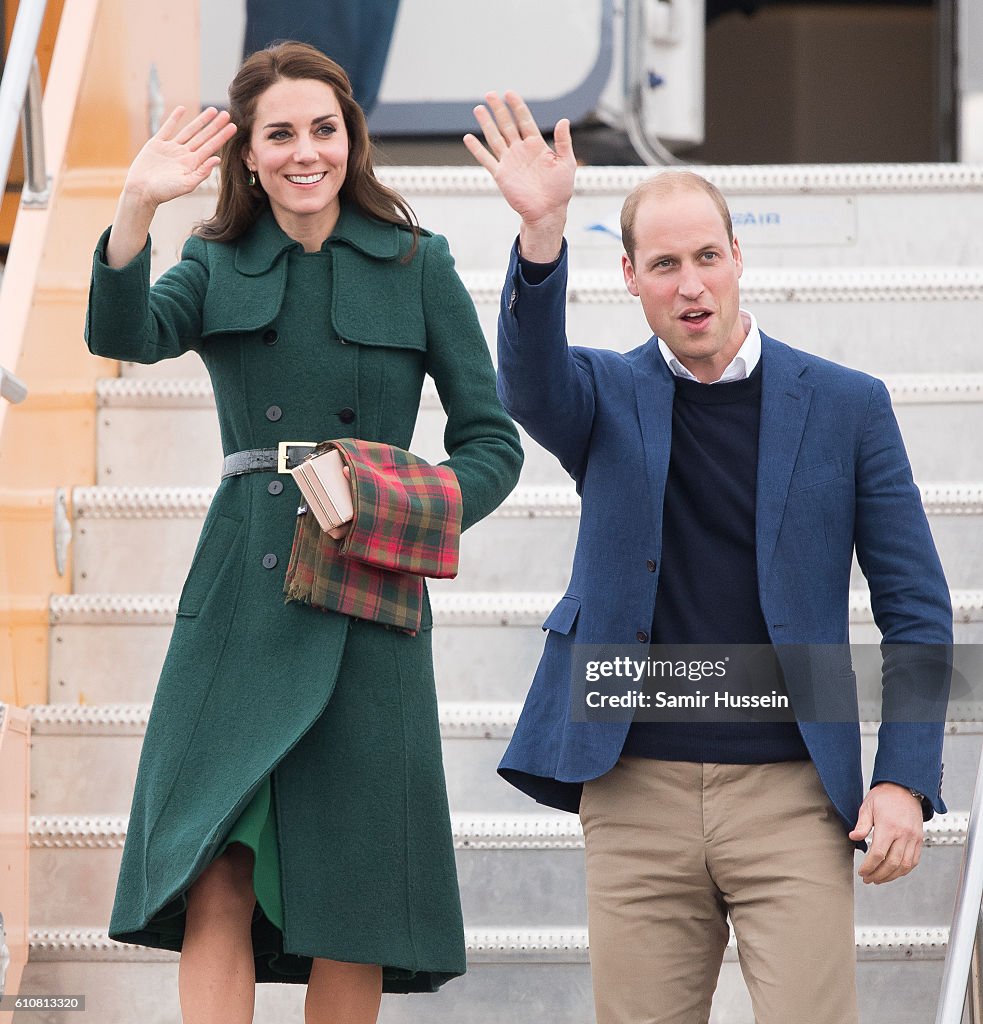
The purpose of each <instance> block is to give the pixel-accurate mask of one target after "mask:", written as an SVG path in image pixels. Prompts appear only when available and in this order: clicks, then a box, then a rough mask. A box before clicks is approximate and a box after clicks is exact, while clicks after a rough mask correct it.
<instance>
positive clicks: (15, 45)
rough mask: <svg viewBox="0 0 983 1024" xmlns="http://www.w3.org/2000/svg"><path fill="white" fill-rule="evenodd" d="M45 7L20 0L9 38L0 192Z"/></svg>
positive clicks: (0, 112) (0, 96)
mask: <svg viewBox="0 0 983 1024" xmlns="http://www.w3.org/2000/svg"><path fill="white" fill-rule="evenodd" d="M47 6H48V0H21V4H20V6H19V7H18V9H17V20H16V21H15V22H14V31H13V34H12V35H11V37H10V50H9V52H8V54H7V61H6V63H5V64H4V69H3V81H2V82H0V195H2V194H3V193H4V192H5V191H6V189H7V176H8V175H9V173H10V158H11V155H12V154H13V152H14V140H15V139H16V137H17V126H18V124H19V123H20V120H21V111H22V110H23V109H24V102H25V98H26V97H27V94H28V84H29V81H30V78H31V67H32V65H33V64H34V59H35V58H34V54H35V52H36V51H37V48H38V40H39V39H40V38H41V24H42V22H43V21H44V11H45V8H46V7H47ZM34 107H35V108H36V109H37V110H38V116H40V104H39V103H35V104H34ZM36 135H40V132H39V131H38V132H36ZM25 155H27V154H25ZM41 173H42V174H43V173H44V172H43V171H42V172H41Z"/></svg>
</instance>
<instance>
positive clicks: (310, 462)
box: [290, 447, 355, 531]
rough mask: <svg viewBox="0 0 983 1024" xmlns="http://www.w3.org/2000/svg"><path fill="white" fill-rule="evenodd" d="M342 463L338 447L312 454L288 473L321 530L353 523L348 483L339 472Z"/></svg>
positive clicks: (350, 491) (340, 471) (353, 513)
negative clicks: (295, 482)
mask: <svg viewBox="0 0 983 1024" xmlns="http://www.w3.org/2000/svg"><path fill="white" fill-rule="evenodd" d="M343 466H344V460H343V459H342V457H341V452H339V451H338V449H337V448H334V447H329V448H326V450H324V451H321V452H319V451H315V452H313V453H312V454H311V455H308V456H307V458H306V459H304V461H303V462H302V463H301V464H300V465H299V466H297V467H295V468H294V469H292V470H290V474H291V476H292V477H293V478H294V480H296V481H297V486H298V487H299V488H300V493H301V494H303V496H304V499H305V500H306V502H307V507H308V509H310V511H311V512H313V513H314V518H315V519H317V522H318V525H319V526H320V527H321V529H322V530H325V531H327V530H333V529H334V528H335V527H336V526H341V524H342V523H347V522H350V521H351V520H352V518H353V517H354V515H355V512H354V509H353V508H352V489H351V484H349V482H348V480H347V479H346V477H345V474H344V473H343V472H342V467H343Z"/></svg>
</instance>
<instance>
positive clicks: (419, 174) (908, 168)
mask: <svg viewBox="0 0 983 1024" xmlns="http://www.w3.org/2000/svg"><path fill="white" fill-rule="evenodd" d="M698 170H699V172H700V174H702V175H704V176H705V177H707V178H709V179H710V180H711V181H713V182H714V183H715V184H716V185H717V187H718V188H720V189H721V190H722V191H723V192H724V193H727V194H733V195H737V194H741V193H747V194H751V195H761V194H763V193H782V192H789V193H793V194H795V195H800V194H803V193H806V194H822V193H824V192H858V191H859V192H869V193H878V192H928V193H936V192H939V191H944V192H953V191H969V192H978V191H980V190H981V189H983V165H980V164H961V163H910V164H907V163H851V164H757V165H754V164H752V165H747V166H737V165H727V164H724V165H720V164H716V165H714V164H708V165H705V166H701V167H699V168H698ZM377 173H378V175H379V178H380V179H381V180H382V181H383V182H385V183H386V184H387V185H389V186H390V187H392V188H395V189H396V190H397V191H398V192H400V193H402V194H404V195H407V196H413V195H460V194H464V195H498V194H499V193H498V187H497V186H496V184H495V182H494V180H493V179H492V177H491V176H490V175H489V174H488V172H487V171H485V170H484V169H483V168H481V167H468V166H462V167H456V166H447V167H413V166H389V167H386V166H380V167H379V168H378V169H377ZM652 173H653V170H652V168H651V167H634V166H632V167H625V166H592V167H578V168H577V175H576V179H575V194H577V195H598V194H600V195H616V196H618V197H622V198H623V197H624V195H625V194H626V193H628V192H629V191H630V190H631V189H633V188H634V187H635V186H636V185H638V184H640V183H641V182H643V181H645V180H647V179H648V178H651V177H652ZM199 191H205V192H213V193H216V194H217V192H218V180H217V176H213V177H211V178H209V179H208V181H206V182H205V183H204V184H203V185H202V186H201V187H200V188H199Z"/></svg>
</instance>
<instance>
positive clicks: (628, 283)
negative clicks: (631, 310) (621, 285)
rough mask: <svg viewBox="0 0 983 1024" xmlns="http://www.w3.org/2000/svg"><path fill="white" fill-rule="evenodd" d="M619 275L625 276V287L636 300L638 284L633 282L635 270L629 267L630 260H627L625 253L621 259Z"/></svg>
mask: <svg viewBox="0 0 983 1024" xmlns="http://www.w3.org/2000/svg"><path fill="white" fill-rule="evenodd" d="M621 273H622V274H624V275H625V287H626V288H627V289H628V291H629V292H631V294H632V295H634V296H635V298H636V299H637V298H638V284H637V283H636V281H635V268H634V267H633V266H632V265H631V260H630V259H629V258H628V255H627V253H625V254H623V255H622V257H621Z"/></svg>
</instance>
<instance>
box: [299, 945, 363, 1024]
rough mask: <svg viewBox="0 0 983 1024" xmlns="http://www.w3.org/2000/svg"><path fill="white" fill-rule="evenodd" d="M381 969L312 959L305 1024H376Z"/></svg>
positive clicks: (305, 1006)
mask: <svg viewBox="0 0 983 1024" xmlns="http://www.w3.org/2000/svg"><path fill="white" fill-rule="evenodd" d="M381 1001H382V968H381V967H377V966H375V965H374V964H346V963H342V962H341V961H339V960H321V959H319V958H315V959H314V964H313V966H312V967H311V980H310V982H308V985H307V1002H306V1003H305V1004H304V1021H305V1024H375V1022H376V1018H378V1016H379V1004H380V1002H381Z"/></svg>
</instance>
